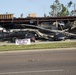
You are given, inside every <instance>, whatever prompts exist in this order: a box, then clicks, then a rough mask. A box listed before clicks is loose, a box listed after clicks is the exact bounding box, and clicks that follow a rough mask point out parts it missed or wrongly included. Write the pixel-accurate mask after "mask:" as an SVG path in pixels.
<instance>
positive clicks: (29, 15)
mask: <svg viewBox="0 0 76 75" xmlns="http://www.w3.org/2000/svg"><path fill="white" fill-rule="evenodd" d="M28 17H36V13H30V14H28Z"/></svg>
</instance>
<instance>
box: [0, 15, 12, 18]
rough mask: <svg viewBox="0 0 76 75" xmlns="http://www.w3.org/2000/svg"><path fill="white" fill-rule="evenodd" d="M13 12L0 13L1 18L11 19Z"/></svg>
mask: <svg viewBox="0 0 76 75" xmlns="http://www.w3.org/2000/svg"><path fill="white" fill-rule="evenodd" d="M11 18H13V14H0V19H11Z"/></svg>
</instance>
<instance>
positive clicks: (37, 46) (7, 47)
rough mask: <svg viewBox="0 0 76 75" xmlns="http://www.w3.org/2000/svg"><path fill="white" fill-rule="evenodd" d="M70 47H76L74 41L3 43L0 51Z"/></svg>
mask: <svg viewBox="0 0 76 75" xmlns="http://www.w3.org/2000/svg"><path fill="white" fill-rule="evenodd" d="M72 47H76V42H62V43H47V44H31V45H3V46H0V51H17V50H34V49H53V48H72Z"/></svg>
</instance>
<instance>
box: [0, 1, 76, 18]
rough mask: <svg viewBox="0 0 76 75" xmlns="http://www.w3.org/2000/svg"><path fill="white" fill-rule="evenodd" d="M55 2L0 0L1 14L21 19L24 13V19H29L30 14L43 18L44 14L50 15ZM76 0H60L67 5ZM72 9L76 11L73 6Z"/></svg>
mask: <svg viewBox="0 0 76 75" xmlns="http://www.w3.org/2000/svg"><path fill="white" fill-rule="evenodd" d="M54 1H55V0H0V14H5V13H6V12H8V13H13V14H14V16H15V17H19V16H20V14H22V13H23V17H27V16H28V14H29V13H36V15H37V16H38V17H42V16H43V15H44V13H46V14H47V15H49V11H50V10H51V9H50V5H52V4H53V3H54ZM70 1H72V2H73V3H76V0H59V2H60V3H63V4H64V5H67V3H69V2H70ZM70 9H74V7H73V5H72V7H71V8H70Z"/></svg>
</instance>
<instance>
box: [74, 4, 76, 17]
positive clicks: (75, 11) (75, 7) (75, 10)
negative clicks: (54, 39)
mask: <svg viewBox="0 0 76 75" xmlns="http://www.w3.org/2000/svg"><path fill="white" fill-rule="evenodd" d="M74 16H76V4H75V3H74Z"/></svg>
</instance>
